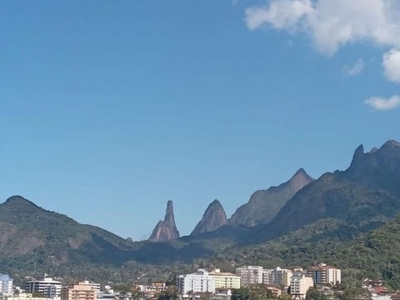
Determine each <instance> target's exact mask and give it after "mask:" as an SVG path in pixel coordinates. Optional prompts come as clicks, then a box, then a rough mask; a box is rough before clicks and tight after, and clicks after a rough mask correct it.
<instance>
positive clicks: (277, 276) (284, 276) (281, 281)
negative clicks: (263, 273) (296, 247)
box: [267, 267, 293, 287]
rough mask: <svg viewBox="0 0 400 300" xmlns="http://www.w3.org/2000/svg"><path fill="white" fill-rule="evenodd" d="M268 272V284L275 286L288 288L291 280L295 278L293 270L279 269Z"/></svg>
mask: <svg viewBox="0 0 400 300" xmlns="http://www.w3.org/2000/svg"><path fill="white" fill-rule="evenodd" d="M268 271H269V272H268V276H269V279H268V283H267V284H275V285H279V286H284V287H288V286H289V285H290V280H291V278H292V276H293V271H292V270H289V269H281V268H279V267H277V268H275V269H271V270H268Z"/></svg>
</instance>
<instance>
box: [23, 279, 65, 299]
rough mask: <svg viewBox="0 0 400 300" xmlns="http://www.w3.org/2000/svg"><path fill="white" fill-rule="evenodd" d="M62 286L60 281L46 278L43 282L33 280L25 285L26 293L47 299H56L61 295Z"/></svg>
mask: <svg viewBox="0 0 400 300" xmlns="http://www.w3.org/2000/svg"><path fill="white" fill-rule="evenodd" d="M61 289H62V285H61V282H60V281H56V280H53V278H51V277H45V278H44V279H43V280H31V281H27V282H26V283H25V292H26V293H31V294H40V295H43V296H45V297H47V298H56V297H60V295H61Z"/></svg>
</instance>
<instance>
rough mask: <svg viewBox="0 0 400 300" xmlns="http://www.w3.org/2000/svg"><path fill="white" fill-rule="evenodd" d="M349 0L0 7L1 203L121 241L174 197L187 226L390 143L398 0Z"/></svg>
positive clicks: (395, 134) (141, 230) (398, 88)
mask: <svg viewBox="0 0 400 300" xmlns="http://www.w3.org/2000/svg"><path fill="white" fill-rule="evenodd" d="M346 2H349V1H345V0H337V1H332V0H318V1H311V0H274V1H240V0H239V1H230V0H226V1H222V0H221V1H183V0H182V1H128V0H126V1H103V0H88V1H50V0H48V1H44V0H38V1H35V4H33V3H32V1H27V0H26V1H11V0H9V1H4V2H3V3H2V7H1V9H0V111H1V119H0V126H1V133H0V162H1V172H0V196H1V199H3V200H6V199H7V198H8V197H9V196H11V195H15V194H19V195H23V196H24V197H26V198H28V199H30V200H31V201H33V202H35V203H36V204H38V205H39V206H42V207H44V208H46V209H49V210H53V211H57V212H60V213H63V214H67V215H68V216H70V217H72V218H74V219H76V220H77V221H79V222H81V223H89V224H93V225H97V226H100V227H103V228H105V229H107V230H110V231H112V232H114V233H116V234H118V235H121V236H122V237H132V238H133V239H134V240H139V239H144V238H147V237H148V236H149V235H150V233H151V230H152V229H153V228H154V226H155V225H156V223H157V221H158V220H160V219H162V218H163V217H164V213H165V208H166V202H167V200H173V201H174V206H175V218H176V222H177V226H178V229H179V230H180V232H181V234H183V235H185V234H189V233H190V232H191V231H192V230H193V228H194V227H195V225H196V223H197V222H198V221H199V220H200V219H201V216H202V214H203V212H204V210H205V208H206V207H207V205H208V204H209V203H210V202H212V201H213V200H214V199H215V198H217V199H219V200H220V201H221V203H222V204H223V206H224V208H225V210H226V212H227V214H228V215H229V216H230V215H231V214H232V213H233V212H234V211H235V209H236V208H238V207H239V206H240V205H242V204H244V203H245V202H247V201H248V199H249V197H250V195H251V194H252V193H253V192H254V191H255V190H257V189H266V188H268V187H269V186H271V185H277V184H280V183H282V182H284V181H286V180H287V179H289V178H290V177H291V176H292V175H293V174H294V173H295V172H296V170H297V169H298V168H300V167H303V168H304V169H305V170H306V171H307V172H308V173H309V174H310V175H311V176H313V177H319V176H320V175H321V174H323V173H324V172H327V171H334V170H336V169H345V168H346V167H347V166H348V165H349V163H350V161H351V156H352V154H353V151H354V149H355V148H356V147H357V146H358V145H359V144H361V143H363V144H364V145H365V147H366V149H367V150H368V149H370V148H372V147H374V146H378V147H379V146H380V145H381V144H382V143H384V142H385V141H386V140H388V139H397V140H399V139H400V138H399V136H400V127H399V126H398V124H399V111H400V110H399V109H398V106H399V105H400V97H399V95H400V85H399V83H400V74H399V73H400V51H399V50H398V49H400V40H399V39H400V38H399V37H400V34H398V33H400V29H399V28H400V21H398V20H400V18H397V17H398V16H399V13H400V8H399V6H398V3H396V1H394V0H360V1H358V2H357V4H354V7H351V9H349V7H347V6H349V4H348V3H347V4H346ZM332 20H334V21H335V22H332ZM321 28H322V29H321ZM3 200H2V201H3Z"/></svg>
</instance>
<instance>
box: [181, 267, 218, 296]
mask: <svg viewBox="0 0 400 300" xmlns="http://www.w3.org/2000/svg"><path fill="white" fill-rule="evenodd" d="M177 286H178V291H179V294H181V295H188V294H190V293H212V294H214V293H215V279H214V277H212V276H210V274H209V273H208V272H207V271H206V270H203V269H199V270H197V272H196V273H192V274H186V275H179V276H178V278H177Z"/></svg>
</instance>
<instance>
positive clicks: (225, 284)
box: [210, 269, 240, 289]
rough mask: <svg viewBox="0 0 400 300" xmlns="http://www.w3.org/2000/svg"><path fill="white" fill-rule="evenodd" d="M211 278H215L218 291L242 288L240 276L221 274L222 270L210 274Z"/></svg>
mask: <svg viewBox="0 0 400 300" xmlns="http://www.w3.org/2000/svg"><path fill="white" fill-rule="evenodd" d="M210 276H212V277H214V280H215V288H216V289H221V288H224V289H239V288H240V276H238V275H235V274H232V273H228V272H221V270H220V269H215V270H214V271H212V272H210Z"/></svg>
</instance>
